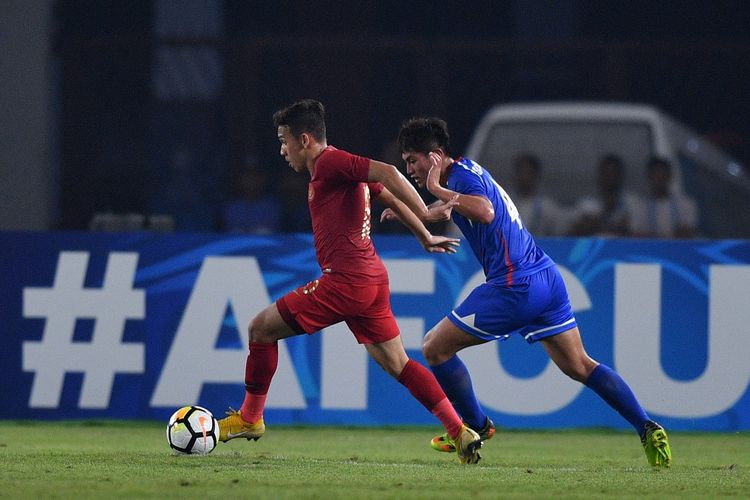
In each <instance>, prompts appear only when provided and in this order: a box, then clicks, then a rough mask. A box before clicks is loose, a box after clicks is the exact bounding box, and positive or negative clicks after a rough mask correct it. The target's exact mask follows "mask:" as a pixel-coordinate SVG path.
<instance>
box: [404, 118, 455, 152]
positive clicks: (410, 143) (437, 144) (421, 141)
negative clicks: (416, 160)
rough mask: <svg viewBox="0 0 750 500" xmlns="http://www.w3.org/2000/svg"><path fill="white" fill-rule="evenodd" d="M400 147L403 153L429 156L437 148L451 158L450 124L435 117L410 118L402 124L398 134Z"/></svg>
mask: <svg viewBox="0 0 750 500" xmlns="http://www.w3.org/2000/svg"><path fill="white" fill-rule="evenodd" d="M398 147H399V149H400V151H401V152H402V153H407V152H412V151H413V152H415V153H424V154H428V153H429V152H430V151H433V150H435V149H437V148H440V149H442V150H443V152H444V153H445V154H446V155H448V156H450V154H451V138H450V134H448V124H447V123H445V121H444V120H441V119H440V118H435V117H428V118H409V119H408V120H405V121H404V122H403V123H402V124H401V130H399V132H398Z"/></svg>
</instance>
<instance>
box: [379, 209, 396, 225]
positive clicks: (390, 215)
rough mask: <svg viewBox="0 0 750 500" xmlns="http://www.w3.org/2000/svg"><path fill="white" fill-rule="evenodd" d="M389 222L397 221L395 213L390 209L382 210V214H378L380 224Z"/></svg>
mask: <svg viewBox="0 0 750 500" xmlns="http://www.w3.org/2000/svg"><path fill="white" fill-rule="evenodd" d="M391 220H399V218H398V215H396V212H394V211H393V210H391V209H390V208H386V209H385V210H383V213H382V214H380V222H385V221H391Z"/></svg>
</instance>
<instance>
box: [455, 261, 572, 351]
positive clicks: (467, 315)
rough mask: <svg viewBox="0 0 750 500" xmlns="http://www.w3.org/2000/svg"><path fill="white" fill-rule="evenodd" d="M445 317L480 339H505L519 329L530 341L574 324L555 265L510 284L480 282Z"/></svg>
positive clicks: (563, 329) (553, 333)
mask: <svg viewBox="0 0 750 500" xmlns="http://www.w3.org/2000/svg"><path fill="white" fill-rule="evenodd" d="M448 319H450V320H451V321H452V322H453V323H454V324H455V325H456V326H457V327H459V328H460V329H462V330H463V331H465V332H466V333H468V334H470V335H473V336H475V337H478V338H480V339H483V340H487V341H489V340H497V339H501V340H505V339H507V338H508V337H510V336H511V335H513V334H514V333H519V334H521V335H523V338H524V339H526V341H527V342H528V343H530V344H531V343H534V342H536V341H538V340H541V339H543V338H545V337H551V336H552V335H557V334H559V333H563V332H565V331H568V330H570V329H571V328H573V327H575V326H576V319H575V316H573V309H572V308H571V307H570V299H568V291H567V290H566V289H565V283H564V282H563V279H562V276H560V272H559V271H558V270H557V267H556V266H552V267H548V268H547V269H544V270H542V271H539V272H538V273H535V274H532V275H531V276H527V277H525V278H521V279H519V280H517V281H515V282H514V283H513V284H512V285H510V286H499V285H495V284H492V283H483V284H481V285H479V286H478V287H476V288H475V289H474V290H472V292H471V293H470V294H469V296H468V297H466V300H464V301H463V302H461V304H459V305H458V307H456V308H455V309H454V310H453V311H451V313H450V314H449V315H448Z"/></svg>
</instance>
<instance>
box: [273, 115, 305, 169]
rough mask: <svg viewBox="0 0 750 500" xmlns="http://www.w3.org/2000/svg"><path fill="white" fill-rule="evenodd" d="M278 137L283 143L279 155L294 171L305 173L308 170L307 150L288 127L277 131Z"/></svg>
mask: <svg viewBox="0 0 750 500" xmlns="http://www.w3.org/2000/svg"><path fill="white" fill-rule="evenodd" d="M276 136H277V137H278V138H279V142H280V143H281V149H280V150H279V154H281V156H283V157H284V160H286V162H287V163H288V164H289V166H290V167H292V168H293V169H294V171H295V172H304V171H305V170H307V165H306V157H305V148H304V146H303V145H302V141H300V139H299V138H297V137H294V136H293V135H292V133H291V132H290V130H289V127H287V126H284V125H282V126H280V127H279V128H278V130H277V131H276Z"/></svg>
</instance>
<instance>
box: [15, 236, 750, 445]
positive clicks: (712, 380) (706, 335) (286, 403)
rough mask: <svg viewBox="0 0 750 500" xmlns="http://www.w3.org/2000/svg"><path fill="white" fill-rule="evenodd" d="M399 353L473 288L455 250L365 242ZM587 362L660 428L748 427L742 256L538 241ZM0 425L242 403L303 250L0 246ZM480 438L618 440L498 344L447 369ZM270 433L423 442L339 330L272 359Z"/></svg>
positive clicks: (188, 244)
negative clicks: (340, 433) (264, 335)
mask: <svg viewBox="0 0 750 500" xmlns="http://www.w3.org/2000/svg"><path fill="white" fill-rule="evenodd" d="M374 239H375V244H376V247H377V248H378V251H379V253H380V255H381V257H382V258H383V260H384V262H385V263H386V266H387V267H388V270H389V274H390V278H391V292H392V297H391V302H392V307H393V311H394V313H395V314H396V317H397V320H398V322H399V325H400V327H401V330H402V336H403V340H404V344H405V347H406V349H407V352H408V353H409V355H410V356H411V357H413V358H415V359H416V360H418V361H421V362H424V360H423V357H422V355H421V350H420V347H421V342H422V337H423V336H424V334H425V332H426V331H429V329H430V328H431V327H432V325H434V324H435V323H437V322H438V321H439V320H440V319H441V318H442V317H443V316H444V315H445V314H446V313H448V312H449V311H450V310H451V309H452V308H453V307H454V306H455V305H456V303H457V302H458V301H460V300H461V298H462V297H463V296H465V295H466V294H467V293H468V291H469V290H470V289H471V288H472V287H473V286H475V285H476V284H478V283H480V282H481V281H482V273H481V269H480V268H479V266H478V264H477V263H476V261H475V259H474V257H473V256H472V255H471V253H470V252H469V251H468V250H467V249H461V250H460V251H459V252H458V254H456V255H432V254H427V253H425V252H423V251H422V249H421V247H420V246H419V245H418V243H417V242H416V241H414V240H413V239H412V238H410V237H406V236H376V237H375V238H374ZM539 243H540V244H541V246H542V247H543V248H544V249H545V251H546V252H547V253H548V254H550V255H551V256H552V257H553V258H554V259H555V260H556V261H557V262H558V264H559V266H560V269H561V272H562V274H563V277H564V279H565V281H566V284H567V286H568V291H569V294H570V298H571V302H572V304H573V308H574V310H575V312H576V318H577V320H578V324H579V327H580V329H581V333H582V336H583V339H584V343H585V345H586V348H587V350H588V352H589V354H591V356H592V357H594V358H595V359H597V360H598V361H600V362H602V363H606V364H608V365H610V366H612V367H614V368H615V369H616V370H617V371H618V372H620V374H621V375H622V376H623V377H624V378H625V379H626V380H627V381H628V383H629V384H630V385H631V387H632V388H633V390H634V392H635V393H636V395H637V396H638V398H639V399H640V401H641V403H642V404H643V406H644V407H645V408H646V410H647V411H648V412H649V413H650V414H651V415H652V416H653V417H654V418H656V419H658V420H659V421H660V422H662V423H663V424H665V425H666V426H668V427H669V428H671V429H674V430H709V431H710V430H717V431H718V430H721V431H737V430H748V429H750V362H749V361H748V359H750V242H746V241H691V242H666V241H651V240H608V239H596V238H584V239H541V240H540V241H539ZM0 244H1V245H0V254H1V255H2V259H1V260H0V262H2V264H1V265H2V269H3V272H2V282H1V283H0V294H1V296H2V302H0V304H2V308H1V309H0V332H1V334H2V341H3V348H2V350H1V351H0V366H2V371H3V374H4V376H3V377H2V378H1V379H0V392H1V394H2V401H3V404H2V405H0V418H5V419H8V418H13V419H17V418H39V419H67V418H75V419H82V418H123V419H166V418H167V417H168V416H169V415H170V414H171V412H172V411H174V409H175V408H176V407H179V406H181V405H184V404H193V403H198V404H202V405H204V406H206V407H208V408H210V409H212V410H213V411H214V412H215V413H217V414H219V415H220V414H221V413H222V411H223V409H225V408H226V407H228V406H230V405H231V406H234V407H237V406H238V405H239V404H240V403H241V401H242V398H243V394H244V393H243V390H244V389H243V376H244V366H245V359H246V354H247V340H248V333H247V325H248V324H249V323H250V321H251V319H252V318H253V316H254V315H255V314H256V313H257V312H258V311H260V310H261V309H263V308H264V307H266V306H267V305H268V304H270V303H271V302H272V301H273V300H275V299H277V298H278V297H280V296H281V295H283V294H284V293H286V292H287V291H289V290H291V289H292V288H295V287H296V286H298V285H301V284H304V283H305V282H307V281H310V280H312V279H315V278H316V277H317V276H318V274H319V270H318V267H317V262H316V259H315V253H314V248H313V244H312V237H311V236H310V235H307V234H298V235H280V236H269V237H262V236H252V237H250V236H229V235H206V234H172V235H164V234H152V233H112V234H106V233H54V232H53V233H17V232H6V233H0ZM461 357H462V359H463V360H464V361H465V363H466V364H467V366H468V367H469V369H470V371H471V373H472V377H473V381H474V385H475V388H476V390H477V394H478V397H479V399H480V401H481V403H482V404H483V406H484V407H485V409H486V410H487V412H488V414H489V415H490V416H491V417H492V418H493V420H494V421H495V422H496V424H498V425H501V426H505V427H515V428H566V427H594V426H596V427H602V426H606V427H612V428H623V429H624V428H628V425H627V423H626V422H625V421H624V420H623V419H622V418H621V417H620V416H619V415H617V414H616V413H615V412H614V411H612V410H611V409H610V408H609V407H608V406H607V405H606V404H604V403H603V402H602V401H601V400H599V399H598V397H597V396H596V395H595V394H594V393H593V392H592V391H589V390H587V389H586V388H585V387H584V386H582V385H581V384H578V383H576V382H573V381H572V380H569V379H567V378H566V377H565V376H564V375H562V374H561V373H560V372H559V370H558V369H557V368H556V367H555V366H554V365H553V364H552V363H551V362H550V361H549V360H548V358H547V356H546V354H545V353H544V349H543V348H542V347H541V346H540V345H528V344H526V342H525V341H523V339H522V338H520V337H518V338H511V339H509V340H507V341H503V342H493V343H489V344H485V345H482V346H477V347H473V348H470V349H467V350H465V351H462V353H461ZM266 421H267V422H269V423H278V424H290V423H304V424H332V423H346V424H352V425H379V424H437V422H436V421H435V420H434V418H433V417H432V415H430V414H429V412H427V411H426V410H425V409H424V408H423V407H421V406H420V405H419V404H418V403H417V402H416V401H414V400H413V399H412V398H411V396H410V395H409V394H408V392H407V391H406V389H404V388H403V387H402V386H401V385H400V384H398V383H397V382H396V381H395V380H393V379H391V378H390V377H389V376H388V375H387V374H386V373H385V372H383V371H382V370H381V369H380V368H379V367H377V365H376V364H375V363H374V362H373V361H371V360H369V359H368V358H367V355H366V352H365V350H364V349H363V348H362V347H361V346H359V345H357V344H356V341H355V340H354V337H353V336H352V335H351V334H350V333H349V332H348V330H347V329H346V327H345V325H334V326H332V327H330V328H327V329H325V330H324V331H323V332H321V334H317V335H311V336H308V335H302V336H298V337H294V338H291V339H287V340H285V341H282V342H280V348H279V368H278V371H277V373H276V376H275V377H274V380H273V383H272V385H271V390H270V393H269V397H268V401H267V409H266Z"/></svg>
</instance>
